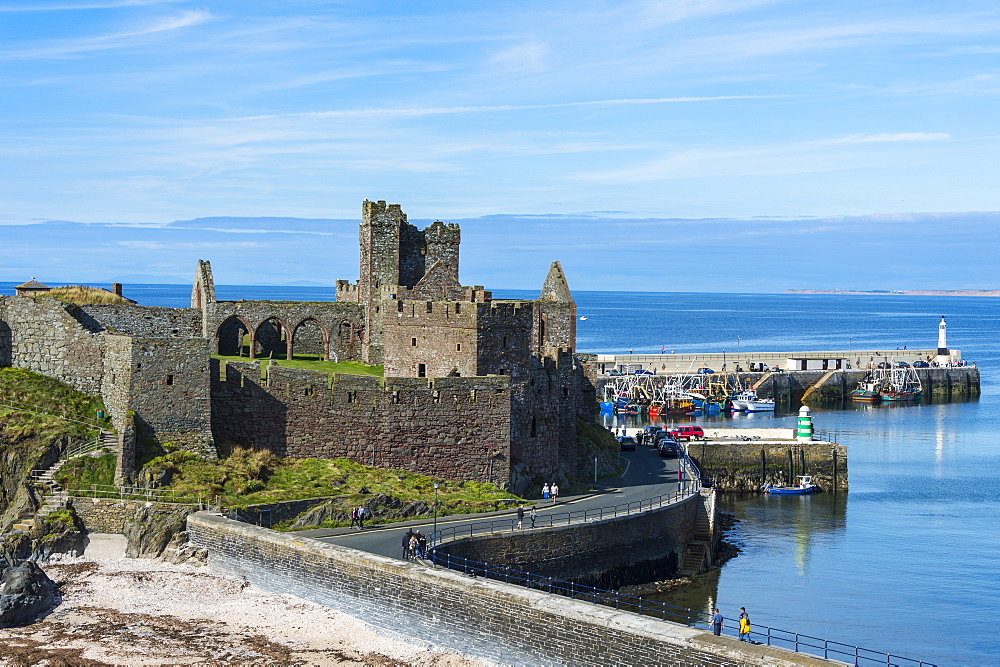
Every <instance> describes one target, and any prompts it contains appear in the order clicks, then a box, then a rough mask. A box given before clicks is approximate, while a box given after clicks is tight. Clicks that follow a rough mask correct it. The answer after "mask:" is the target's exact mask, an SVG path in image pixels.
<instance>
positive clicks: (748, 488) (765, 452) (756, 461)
mask: <svg viewBox="0 0 1000 667" xmlns="http://www.w3.org/2000/svg"><path fill="white" fill-rule="evenodd" d="M688 453H689V454H690V455H691V458H693V459H694V460H695V463H696V464H697V465H698V468H699V469H700V470H701V474H702V476H703V477H704V478H706V479H709V480H711V482H712V484H713V485H714V486H715V488H716V489H717V490H718V491H719V492H722V493H755V492H759V491H760V490H761V486H763V485H764V484H765V483H770V484H773V485H775V486H780V485H785V484H790V483H793V482H795V481H796V479H795V478H796V476H797V475H812V477H813V483H815V484H817V485H818V486H819V487H820V489H821V490H822V491H847V488H848V484H847V447H845V446H843V445H837V444H833V443H829V442H813V443H798V442H792V441H788V442H783V443H775V442H758V441H754V442H711V441H696V442H692V443H691V444H690V445H689V446H688Z"/></svg>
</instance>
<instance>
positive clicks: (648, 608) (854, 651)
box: [428, 549, 936, 667]
mask: <svg viewBox="0 0 1000 667" xmlns="http://www.w3.org/2000/svg"><path fill="white" fill-rule="evenodd" d="M428 557H429V560H430V561H431V562H432V563H434V565H437V566H440V567H444V568H447V569H449V570H454V571H456V572H461V573H463V574H465V575H468V576H470V577H482V578H484V579H492V580H494V581H503V582H505V583H508V584H514V585H517V586H523V587H525V588H530V589H533V590H538V591H543V592H546V593H552V594H554V595H562V596H564V597H568V598H570V599H573V600H580V601H581V602H589V603H591V604H595V605H596V604H599V605H603V606H605V607H614V608H615V609H618V610H621V611H626V612H631V613H635V614H639V615H640V616H647V617H650V618H655V619H658V620H661V621H671V622H673V623H682V624H684V625H687V626H689V627H700V628H704V629H707V630H710V629H711V618H712V617H711V614H708V613H706V612H703V611H699V610H696V609H690V608H686V607H678V606H675V605H671V604H667V603H665V602H660V601H658V600H648V599H645V598H642V597H636V596H632V595H625V594H622V593H619V592H618V591H612V590H605V589H601V588H595V587H594V586H586V585H582V584H577V583H575V582H572V581H566V580H563V579H556V578H554V577H546V576H541V575H537V574H531V573H530V572H524V571H521V570H516V569H513V568H510V567H506V566H502V565H491V564H489V563H483V562H480V561H476V560H472V559H469V558H463V557H461V556H452V555H451V554H449V553H446V552H443V551H438V550H437V549H431V550H430V551H429V553H428ZM725 621H726V623H725V625H726V626H728V627H727V628H726V629H724V630H723V631H722V632H723V633H724V634H726V635H731V636H737V635H738V632H734V628H738V627H739V620H738V619H731V618H726V619H725ZM754 627H757V628H758V629H756V630H754V629H753V628H754ZM748 638H749V639H750V640H751V641H752V642H754V643H757V644H766V645H768V646H774V647H777V648H782V649H786V650H791V651H795V652H796V653H806V654H809V655H814V656H816V657H822V658H824V659H827V660H838V661H841V662H853V664H855V665H859V666H860V665H900V666H905V665H916V666H917V667H936V666H935V665H934V664H933V663H930V662H925V661H923V660H917V659H915V658H906V657H903V656H899V655H895V654H892V653H886V652H884V651H876V650H873V649H868V648H864V647H861V646H854V645H852V644H846V643H844V642H838V641H833V640H830V639H823V638H821V637H814V636H812V635H806V634H802V633H800V632H792V631H791V630H783V629H781V628H772V627H769V626H765V627H763V628H760V626H751V632H750V633H749V635H748Z"/></svg>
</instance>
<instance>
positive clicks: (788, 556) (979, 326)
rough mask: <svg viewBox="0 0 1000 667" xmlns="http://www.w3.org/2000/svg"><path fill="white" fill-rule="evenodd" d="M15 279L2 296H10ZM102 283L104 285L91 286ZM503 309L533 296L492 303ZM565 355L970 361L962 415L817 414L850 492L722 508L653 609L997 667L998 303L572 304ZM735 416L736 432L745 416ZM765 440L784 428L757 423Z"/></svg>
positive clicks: (318, 293)
mask: <svg viewBox="0 0 1000 667" xmlns="http://www.w3.org/2000/svg"><path fill="white" fill-rule="evenodd" d="M13 285H14V283H0V293H3V294H11V293H13V289H12V288H13ZM105 287H106V286H105ZM216 291H217V296H218V298H220V299H240V298H245V299H276V300H282V299H291V300H298V299H302V300H332V299H333V289H332V288H316V287H251V286H225V285H220V286H217V287H216ZM494 294H495V295H496V296H497V297H501V298H504V297H506V298H519V297H534V296H537V294H535V293H531V292H523V291H512V290H496V291H495V292H494ZM125 295H126V296H128V297H130V298H132V299H135V300H136V301H138V302H139V303H141V304H143V305H151V306H175V307H177V306H187V305H188V303H189V298H190V287H189V286H186V285H126V286H125ZM574 296H575V298H576V299H577V306H578V311H579V314H580V315H585V316H586V317H587V320H586V321H580V322H578V323H577V324H578V330H577V333H578V339H577V342H578V348H579V349H580V350H581V351H588V352H625V351H627V350H628V349H629V348H633V349H634V350H635V352H636V353H640V352H642V353H657V352H659V351H660V346H661V345H662V346H665V347H666V348H667V350H671V349H673V350H676V351H677V352H682V351H696V350H699V351H706V352H721V351H723V350H726V351H727V353H731V352H735V351H736V350H737V348H739V349H740V350H741V351H770V350H822V349H847V348H849V347H853V348H854V349H859V348H877V349H894V348H895V347H897V346H898V347H902V346H903V345H906V346H907V347H909V348H933V347H936V346H937V323H938V321H939V319H940V317H941V316H942V315H946V316H947V321H948V342H949V345H950V346H951V347H954V348H959V349H961V350H962V353H963V356H964V358H965V359H967V360H970V361H976V362H977V364H978V366H979V368H980V370H981V372H982V382H983V395H982V397H981V398H980V400H978V401H974V402H968V403H952V404H935V405H912V406H899V407H892V408H884V407H881V406H868V405H866V406H850V405H848V406H847V408H846V409H842V410H815V411H814V416H815V422H816V426H817V428H818V429H821V430H823V431H827V432H833V433H835V434H836V439H837V441H838V442H840V443H842V444H845V445H847V446H848V449H849V470H850V473H849V474H850V486H851V490H850V492H849V493H847V494H840V495H838V496H833V495H832V494H821V495H817V496H814V497H800V498H796V497H788V498H780V497H773V498H772V497H754V498H750V499H740V500H736V499H731V498H730V499H725V500H724V505H725V507H726V509H728V510H729V511H730V512H732V513H733V514H734V515H735V516H736V517H737V519H738V520H739V521H738V522H737V525H736V527H735V528H734V529H733V531H732V533H731V535H730V537H729V539H730V541H733V542H735V543H737V544H739V545H740V546H741V548H742V553H741V554H740V555H739V556H738V557H737V558H734V559H733V560H731V561H729V562H728V563H727V564H726V565H725V566H724V567H723V568H722V569H721V571H719V572H716V573H714V574H712V575H708V576H706V577H704V578H702V579H701V580H700V581H699V582H698V583H697V584H696V585H693V586H690V587H687V588H685V589H684V590H681V591H677V592H674V593H672V594H670V595H669V596H668V601H671V602H672V603H674V604H679V605H682V606H690V607H695V608H700V609H708V608H709V607H710V606H713V605H717V606H719V608H720V609H721V610H722V611H723V613H724V614H725V615H727V616H729V617H735V616H736V615H737V614H738V610H739V607H741V606H745V607H746V608H747V610H748V611H749V613H750V615H751V619H752V620H753V622H754V625H755V626H771V627H777V628H783V629H789V630H793V631H797V632H801V633H805V634H810V635H815V636H820V637H825V638H829V639H834V640H838V641H843V642H845V643H848V644H852V645H859V646H863V647H868V648H872V649H877V650H882V651H889V652H892V653H895V654H899V655H904V656H908V657H913V658H917V659H922V660H925V661H929V662H936V663H939V664H942V665H945V664H947V665H959V664H960V665H983V664H1000V636H998V634H997V633H996V632H995V631H994V630H993V628H992V625H991V622H992V621H991V619H992V616H993V614H994V613H995V610H994V608H993V605H994V604H996V603H997V601H1000V538H998V537H997V530H998V528H1000V409H998V408H1000V382H998V377H1000V300H998V299H991V298H971V297H965V298H963V297H906V296H880V297H870V296H839V295H792V294H696V293H633V292H577V293H575V294H574ZM744 419H745V418H744ZM751 419H752V420H754V421H758V422H760V424H761V425H762V426H768V425H788V426H791V425H792V424H793V423H794V416H792V415H782V414H777V415H767V414H756V415H753V416H752V417H751Z"/></svg>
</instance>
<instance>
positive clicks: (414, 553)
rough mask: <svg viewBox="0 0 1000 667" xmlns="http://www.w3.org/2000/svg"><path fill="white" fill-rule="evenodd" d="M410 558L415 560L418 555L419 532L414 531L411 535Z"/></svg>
mask: <svg viewBox="0 0 1000 667" xmlns="http://www.w3.org/2000/svg"><path fill="white" fill-rule="evenodd" d="M408 551H409V554H410V558H409V559H410V560H413V559H414V558H416V556H417V534H416V533H414V534H413V535H410V545H409V549H408Z"/></svg>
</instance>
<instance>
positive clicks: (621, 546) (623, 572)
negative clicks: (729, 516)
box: [438, 495, 718, 589]
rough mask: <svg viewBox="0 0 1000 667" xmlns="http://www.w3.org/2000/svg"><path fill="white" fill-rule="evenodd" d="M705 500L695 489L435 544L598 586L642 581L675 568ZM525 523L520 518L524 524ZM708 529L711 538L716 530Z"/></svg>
mask: <svg viewBox="0 0 1000 667" xmlns="http://www.w3.org/2000/svg"><path fill="white" fill-rule="evenodd" d="M706 502H708V501H707V500H706V499H705V498H703V497H702V496H701V495H696V496H691V497H689V498H687V499H685V500H683V501H680V502H678V503H676V504H672V505H667V506H665V507H660V508H657V509H654V510H649V511H644V512H639V513H635V514H629V515H623V516H619V517H615V518H609V519H607V520H603V521H602V520H597V521H595V522H593V523H585V524H573V525H568V526H556V527H552V528H548V527H546V528H535V529H534V530H522V531H517V532H505V533H494V534H491V535H484V536H476V537H471V538H465V539H461V540H455V541H452V542H445V543H443V544H442V545H440V546H439V547H438V550H439V551H441V552H444V553H447V554H450V555H452V556H457V557H459V558H468V559H471V560H475V561H479V562H482V563H489V564H491V565H499V566H508V567H511V568H513V569H517V570H521V571H524V572H530V573H532V574H536V575H539V576H543V577H553V578H557V579H564V580H570V581H573V582H574V583H578V584H583V585H588V586H596V587H598V588H605V589H608V588H619V587H621V586H626V585H631V584H645V583H649V582H651V581H658V580H663V579H668V578H670V577H672V576H675V575H676V574H677V572H678V570H679V569H680V565H681V564H682V563H683V558H684V552H685V550H686V548H687V546H688V544H689V543H690V542H691V541H692V540H693V539H694V536H695V531H696V525H697V518H698V514H699V512H702V513H703V514H705V513H706V509H705V507H704V505H705V503H706ZM608 516H609V517H610V516H611V515H610V514H609V515H608ZM528 523H529V522H528V520H527V519H525V525H528ZM712 524H713V525H714V522H712ZM713 532H714V535H713V542H714V540H715V539H717V538H718V532H717V531H713ZM707 560H708V561H711V558H708V559H707Z"/></svg>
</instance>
